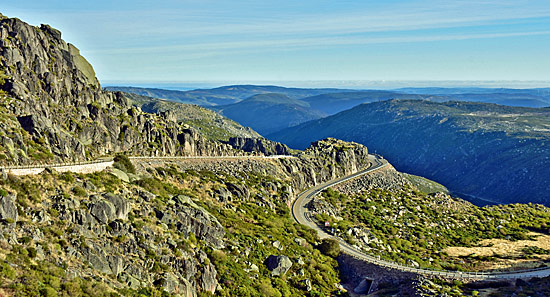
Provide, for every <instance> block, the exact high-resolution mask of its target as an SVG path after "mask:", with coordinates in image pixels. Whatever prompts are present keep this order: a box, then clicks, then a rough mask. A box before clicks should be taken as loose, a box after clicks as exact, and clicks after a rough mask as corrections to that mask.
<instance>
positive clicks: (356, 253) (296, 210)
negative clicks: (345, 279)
mask: <svg viewBox="0 0 550 297" xmlns="http://www.w3.org/2000/svg"><path fill="white" fill-rule="evenodd" d="M369 160H370V161H371V163H372V165H371V166H370V167H369V168H367V169H364V170H362V171H359V172H357V173H354V174H351V175H348V176H344V177H341V178H338V179H334V180H331V181H329V182H326V183H323V184H320V185H317V186H314V187H312V188H309V189H307V190H306V191H303V192H302V193H300V194H299V195H298V197H297V198H296V200H294V202H293V203H292V207H291V210H292V216H293V218H294V220H295V221H296V222H297V223H299V224H302V225H306V226H308V227H310V228H312V229H314V230H315V231H317V234H319V237H320V238H321V239H324V238H334V239H336V240H338V242H339V243H340V248H341V250H342V252H343V253H345V254H348V255H350V256H352V257H354V258H356V259H359V260H363V261H365V262H368V263H372V264H375V265H379V266H382V267H385V268H390V269H396V270H399V271H404V272H410V273H417V274H423V275H434V276H441V277H445V278H450V279H474V280H503V279H518V278H523V279H527V278H533V277H545V276H550V267H543V268H538V269H531V270H521V271H513V272H512V271H510V272H457V271H449V270H430V269H422V268H416V267H411V266H406V265H402V264H399V263H395V262H390V261H385V260H381V259H380V258H379V257H374V256H371V255H368V254H366V253H365V252H363V251H361V250H359V249H358V248H357V247H355V246H352V245H350V244H348V243H347V242H345V241H344V240H342V239H341V238H338V237H334V236H332V235H330V234H328V233H326V232H325V231H324V230H323V229H321V228H320V227H319V226H318V225H317V224H316V223H315V222H314V221H313V220H312V219H311V217H310V215H311V214H310V213H309V212H308V210H307V208H306V207H305V205H307V203H308V202H309V201H311V200H312V199H313V197H315V196H316V195H318V194H319V193H320V192H321V191H323V190H324V189H326V188H329V187H332V186H335V185H337V184H339V183H343V182H346V181H348V180H351V179H353V178H356V177H358V176H361V175H364V174H368V173H371V172H374V171H377V170H380V169H382V168H384V167H386V166H388V165H389V163H388V162H387V161H386V160H384V159H382V158H379V157H376V156H373V155H369Z"/></svg>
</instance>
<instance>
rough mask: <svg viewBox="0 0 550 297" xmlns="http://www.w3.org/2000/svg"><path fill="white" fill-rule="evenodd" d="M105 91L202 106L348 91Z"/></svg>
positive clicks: (262, 88) (270, 88)
mask: <svg viewBox="0 0 550 297" xmlns="http://www.w3.org/2000/svg"><path fill="white" fill-rule="evenodd" d="M105 89H106V90H108V91H122V92H127V93H134V94H138V95H143V96H148V97H153V98H160V99H168V100H172V101H177V102H180V103H188V104H196V105H201V106H216V105H227V104H233V103H237V102H240V101H242V100H244V99H246V98H248V97H251V96H254V95H258V94H266V93H278V94H282V95H285V96H287V97H289V98H292V99H300V98H305V97H309V96H315V95H320V94H329V93H336V92H345V91H347V90H343V89H300V88H284V87H278V86H254V85H236V86H224V87H219V88H214V89H197V90H192V91H174V90H164V89H155V88H136V87H106V88H105ZM349 91H351V90H349Z"/></svg>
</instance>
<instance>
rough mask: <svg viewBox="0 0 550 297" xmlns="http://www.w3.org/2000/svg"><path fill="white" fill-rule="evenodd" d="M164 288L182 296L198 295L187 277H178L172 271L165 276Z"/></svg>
mask: <svg viewBox="0 0 550 297" xmlns="http://www.w3.org/2000/svg"><path fill="white" fill-rule="evenodd" d="M162 287H163V289H164V290H165V291H166V292H168V293H170V294H177V295H178V296H182V297H196V296H197V293H196V292H195V290H194V289H193V286H192V285H191V283H189V281H188V280H186V279H185V278H178V277H176V276H175V275H174V274H172V273H167V274H165V275H164V278H163V286H162Z"/></svg>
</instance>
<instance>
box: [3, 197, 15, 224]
mask: <svg viewBox="0 0 550 297" xmlns="http://www.w3.org/2000/svg"><path fill="white" fill-rule="evenodd" d="M15 197H16V196H15V195H7V196H5V197H1V198H0V220H3V221H8V222H11V223H15V222H17V216H18V214H17V207H16V206H15V202H14V201H15Z"/></svg>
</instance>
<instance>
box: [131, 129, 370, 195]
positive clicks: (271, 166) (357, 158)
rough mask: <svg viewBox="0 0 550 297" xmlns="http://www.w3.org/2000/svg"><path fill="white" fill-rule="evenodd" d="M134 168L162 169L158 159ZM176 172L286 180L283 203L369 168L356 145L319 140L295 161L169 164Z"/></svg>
mask: <svg viewBox="0 0 550 297" xmlns="http://www.w3.org/2000/svg"><path fill="white" fill-rule="evenodd" d="M136 162H137V167H138V169H139V170H141V171H145V169H146V168H148V167H149V166H153V167H158V166H164V165H165V162H164V161H161V160H157V161H154V160H146V161H142V162H140V160H136ZM171 164H174V165H177V167H178V168H179V169H180V170H195V171H201V170H208V171H213V172H225V173H228V174H230V175H232V176H234V177H235V178H238V179H242V178H243V177H242V173H243V172H256V173H259V174H263V175H269V176H277V177H279V178H281V179H283V180H285V181H287V182H288V183H289V184H290V185H291V186H292V187H290V188H288V189H286V192H288V195H287V197H286V199H287V201H290V200H291V199H293V197H294V195H295V194H297V193H299V192H300V191H301V190H303V189H305V188H307V187H310V186H313V185H316V184H319V183H322V182H326V181H329V180H331V179H334V178H337V177H340V176H344V175H347V174H351V173H354V172H357V171H359V170H360V169H361V168H365V167H367V166H369V161H368V149H367V148H366V147H365V146H363V145H361V144H357V143H353V142H345V141H341V140H337V139H334V138H327V139H324V140H319V141H316V142H314V143H312V144H311V146H310V147H309V148H307V149H306V150H305V151H303V152H300V153H299V154H297V156H296V157H295V158H285V159H271V160H268V159H266V160H185V161H182V162H178V161H171ZM233 187H234V185H229V186H228V187H227V188H228V189H229V190H232V193H233V194H235V193H237V195H238V196H243V195H244V196H246V194H244V193H246V192H247V191H246V188H241V189H240V190H238V191H237V190H235V189H233ZM218 196H219V197H220V199H229V194H228V193H226V192H225V191H223V190H222V191H221V192H219V193H218Z"/></svg>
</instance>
